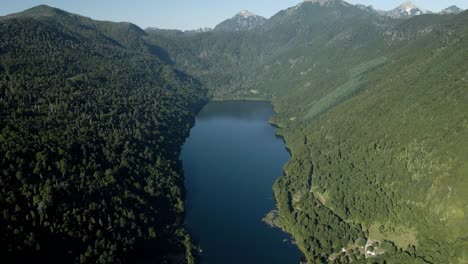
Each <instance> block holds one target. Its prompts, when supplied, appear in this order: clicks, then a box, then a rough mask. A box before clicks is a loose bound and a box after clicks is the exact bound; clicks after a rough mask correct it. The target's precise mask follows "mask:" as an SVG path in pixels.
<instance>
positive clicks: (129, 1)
mask: <svg viewBox="0 0 468 264" xmlns="http://www.w3.org/2000/svg"><path fill="white" fill-rule="evenodd" d="M404 1H405V0H347V2H349V3H352V4H356V3H361V4H365V5H372V6H374V7H375V8H377V9H382V10H390V9H392V8H394V7H396V6H398V5H399V4H401V3H402V2H404ZM299 2H302V0H125V1H124V0H97V1H96V0H0V16H3V15H7V14H11V13H16V12H20V11H22V10H25V9H28V8H31V7H34V6H37V5H40V4H46V5H49V6H53V7H57V8H60V9H63V10H66V11H68V12H71V13H76V14H80V15H84V16H87V17H91V18H93V19H97V20H109V21H116V22H121V21H127V22H132V23H134V24H137V25H138V26H140V27H142V28H147V27H158V28H165V29H181V30H189V29H198V28H202V27H214V26H215V25H217V24H218V23H220V22H222V21H223V20H225V19H227V18H230V17H232V16H234V15H235V14H236V13H238V12H239V11H241V10H244V9H247V10H249V11H251V12H253V13H256V14H258V15H261V16H264V17H266V18H269V17H271V16H272V15H274V14H276V13H277V12H278V11H280V10H283V9H286V8H288V7H291V6H295V5H297V4H298V3H299ZM413 3H415V4H416V5H417V6H418V7H420V8H423V9H427V10H430V11H440V10H442V9H444V8H446V7H448V6H450V5H457V6H459V7H460V8H463V9H468V0H413Z"/></svg>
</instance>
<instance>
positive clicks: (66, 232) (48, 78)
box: [0, 6, 205, 263]
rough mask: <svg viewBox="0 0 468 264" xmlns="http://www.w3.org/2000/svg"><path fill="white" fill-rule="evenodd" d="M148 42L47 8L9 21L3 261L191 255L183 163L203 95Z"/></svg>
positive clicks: (1, 123)
mask: <svg viewBox="0 0 468 264" xmlns="http://www.w3.org/2000/svg"><path fill="white" fill-rule="evenodd" d="M144 34H145V32H144V31H142V30H141V29H139V28H138V27H136V26H134V25H131V24H127V23H122V24H117V23H110V22H97V21H92V20H90V19H88V18H84V17H80V16H77V15H72V14H69V13H66V12H64V11H61V10H57V9H52V8H49V7H45V6H40V7H37V8H34V9H31V10H28V11H26V12H24V13H21V14H18V15H13V16H9V17H3V18H0V131H1V133H0V156H1V157H2V158H1V160H0V168H1V172H0V173H1V177H0V211H1V216H0V233H1V234H2V235H1V236H0V252H1V253H0V255H1V256H2V261H5V262H4V263H30V262H32V261H34V262H43V261H44V262H47V263H50V262H51V261H53V262H57V263H74V262H81V263H97V262H99V263H118V262H127V261H130V262H135V261H136V260H137V259H153V260H154V261H156V262H158V263H166V262H168V261H169V260H170V259H169V258H171V256H172V258H173V259H174V258H175V257H177V258H180V256H179V257H178V255H180V253H182V259H183V253H184V252H185V250H186V249H185V248H184V244H185V245H187V246H188V250H190V243H189V241H188V240H187V239H188V236H187V235H186V234H185V231H184V230H183V228H182V223H183V211H184V207H183V199H184V198H183V197H184V188H183V177H182V175H181V170H180V164H179V162H178V155H179V149H180V146H181V144H182V143H183V142H184V140H185V137H186V135H187V133H188V130H189V129H190V127H191V125H192V123H193V119H194V113H195V112H196V111H197V109H198V108H199V107H200V106H201V104H202V103H203V101H204V100H205V99H204V97H205V95H204V94H205V93H204V92H203V91H202V90H201V87H200V85H199V83H198V81H196V80H194V79H193V78H191V77H188V76H187V75H185V74H183V73H181V72H179V71H176V70H174V69H173V68H172V67H171V66H170V65H167V64H166V63H165V62H164V61H163V60H162V59H161V58H159V57H158V56H159V54H158V53H156V52H153V51H157V50H158V48H157V47H156V46H150V45H146V44H145V43H144V42H143V41H142V39H141V36H142V35H144ZM148 248H150V249H151V250H148ZM188 257H190V256H189V255H188ZM171 262H174V260H172V261H171Z"/></svg>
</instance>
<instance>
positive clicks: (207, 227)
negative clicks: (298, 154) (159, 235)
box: [181, 101, 301, 264]
mask: <svg viewBox="0 0 468 264" xmlns="http://www.w3.org/2000/svg"><path fill="white" fill-rule="evenodd" d="M272 115H274V111H273V108H272V106H271V104H270V103H268V102H262V101H219V102H210V103H208V104H207V105H206V106H205V107H204V108H203V109H202V110H201V111H200V112H199V114H198V115H197V117H196V120H195V126H194V127H193V128H192V130H191V131H190V136H189V138H188V139H187V141H186V142H185V144H184V145H183V147H182V152H181V160H182V163H183V169H184V175H185V184H186V189H187V195H186V202H185V207H186V225H187V227H188V231H189V232H190V234H191V236H192V237H193V239H194V240H195V241H196V242H197V243H198V244H199V245H200V247H201V249H202V253H201V256H200V262H201V263H203V264H219V263H233V264H234V263H235V264H239V263H244V264H248V263H257V264H258V263H270V264H271V263H281V264H288V263H299V261H300V255H301V254H300V252H299V250H298V249H297V247H296V246H295V245H293V244H292V243H291V241H290V236H289V235H287V234H285V233H283V232H282V231H281V230H280V229H277V228H271V227H269V226H267V225H266V224H265V223H263V222H262V218H263V217H264V216H265V215H266V214H267V213H268V212H269V211H270V210H272V209H274V208H275V201H274V198H273V191H272V186H273V183H274V182H275V180H276V179H277V178H278V177H279V176H281V175H282V173H283V166H284V164H285V163H286V162H287V161H288V160H289V158H290V157H289V154H288V152H287V151H286V149H285V146H284V142H283V140H282V139H281V138H279V137H277V136H276V135H275V130H276V128H275V127H273V126H272V125H270V124H269V123H268V119H269V118H270V117H271V116H272Z"/></svg>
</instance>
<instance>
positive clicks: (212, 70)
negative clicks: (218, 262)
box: [0, 0, 468, 263]
mask: <svg viewBox="0 0 468 264" xmlns="http://www.w3.org/2000/svg"><path fill="white" fill-rule="evenodd" d="M324 3H325V4H324ZM0 31H1V35H0V105H1V108H0V128H1V133H0V152H1V153H0V154H1V155H2V156H3V157H4V158H3V159H2V160H1V163H0V168H1V178H0V188H1V189H0V210H1V211H2V215H0V231H1V232H2V234H4V235H3V236H1V237H0V246H1V249H0V252H1V253H2V256H8V257H11V258H14V259H16V260H25V261H27V260H30V259H33V258H34V259H35V258H36V257H39V258H42V259H50V258H51V257H52V256H53V258H54V259H61V260H68V262H70V261H74V262H80V261H81V262H100V263H114V262H128V261H135V256H137V255H140V254H139V253H141V252H146V253H150V254H149V255H148V256H144V257H145V258H153V259H155V260H156V261H157V262H160V263H177V262H183V261H184V260H183V254H181V253H183V251H186V253H187V254H186V256H185V257H186V259H185V261H191V260H192V258H193V257H192V254H191V243H190V238H189V236H188V235H187V234H186V232H185V231H184V229H183V226H182V223H183V211H184V209H183V197H184V195H183V177H182V175H181V172H180V164H179V161H178V155H179V148H180V146H181V144H182V143H183V141H184V138H185V136H186V135H187V133H188V130H189V129H190V127H191V125H192V122H193V117H194V115H195V113H196V112H197V111H198V110H199V108H200V107H201V106H202V105H203V103H204V102H205V100H206V99H232V98H235V99H243V98H264V99H269V100H271V101H272V102H273V104H274V106H275V109H276V111H277V113H278V115H277V116H275V117H274V118H273V119H272V122H274V123H276V124H277V125H278V126H280V127H281V129H280V130H279V133H280V134H281V135H282V136H283V137H284V138H285V140H286V143H287V146H288V148H289V150H290V151H291V153H292V158H291V161H290V162H289V163H288V164H287V165H286V167H285V174H286V175H285V176H284V177H282V178H280V179H279V180H278V181H277V182H276V184H275V186H274V193H275V197H276V200H277V204H278V208H279V212H280V213H279V216H278V217H277V219H275V221H274V222H275V223H276V224H278V225H279V226H280V227H281V228H283V229H284V230H286V231H287V232H290V233H291V234H292V235H293V236H294V238H295V240H296V243H297V245H298V247H299V248H300V249H301V251H302V252H303V253H304V255H305V258H306V260H307V261H308V262H309V263H328V262H329V263H349V262H353V263H467V262H468V250H467V249H468V195H467V192H466V190H467V189H468V178H467V177H466V175H467V173H468V164H467V163H466V160H467V159H468V151H467V150H468V63H467V62H466V58H468V40H467V37H466V36H467V34H468V13H467V12H466V11H465V12H463V13H460V14H456V15H455V14H449V15H435V14H433V15H422V16H416V17H413V18H409V19H393V18H390V17H386V16H380V15H378V14H376V13H374V12H368V11H366V10H363V9H361V8H358V7H356V6H353V5H350V4H348V3H346V2H343V1H341V0H329V1H327V0H323V1H308V2H304V3H301V4H298V5H297V6H295V7H291V8H289V9H287V10H283V11H280V12H279V13H278V14H276V15H275V16H273V17H272V18H270V19H268V20H267V21H266V22H265V23H263V24H262V25H261V26H257V27H255V28H253V29H252V30H250V31H239V32H222V31H219V32H213V31H212V32H205V33H194V32H190V33H184V32H181V31H174V30H170V31H169V30H155V29H152V30H147V31H143V30H141V29H140V28H138V27H137V26H135V25H133V24H129V23H111V22H98V21H93V20H91V19H89V18H85V17H81V16H78V15H73V14H69V13H66V12H64V11H61V10H57V9H52V8H49V7H45V6H40V7H37V8H34V9H31V10H27V11H25V12H23V13H19V14H14V15H10V16H6V17H1V18H0ZM145 248H151V250H144V249H145ZM26 256H27V257H30V259H25V258H26Z"/></svg>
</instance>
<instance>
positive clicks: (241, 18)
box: [214, 10, 267, 32]
mask: <svg viewBox="0 0 468 264" xmlns="http://www.w3.org/2000/svg"><path fill="white" fill-rule="evenodd" d="M266 20H267V19H266V18H264V17H262V16H258V15H256V14H254V13H251V12H249V11H247V10H242V11H241V12H239V13H238V14H236V15H235V16H234V17H232V18H230V19H228V20H225V21H223V22H221V23H220V24H218V25H217V26H216V27H215V28H214V31H225V32H236V31H250V30H253V29H255V28H257V27H259V26H261V25H263V24H264V23H265V21H266Z"/></svg>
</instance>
